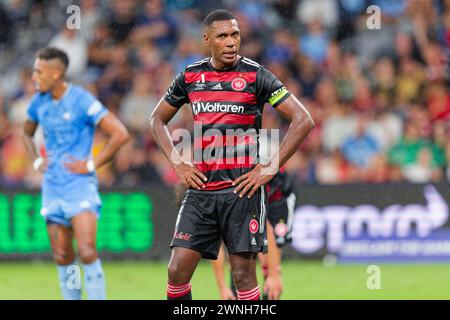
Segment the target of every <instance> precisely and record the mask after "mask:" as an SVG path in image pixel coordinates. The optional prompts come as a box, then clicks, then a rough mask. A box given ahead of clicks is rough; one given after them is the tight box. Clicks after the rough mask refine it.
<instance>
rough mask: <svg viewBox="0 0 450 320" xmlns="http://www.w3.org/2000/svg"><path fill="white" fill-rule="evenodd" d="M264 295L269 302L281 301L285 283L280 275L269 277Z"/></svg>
mask: <svg viewBox="0 0 450 320" xmlns="http://www.w3.org/2000/svg"><path fill="white" fill-rule="evenodd" d="M263 290H264V293H265V294H266V295H267V298H268V299H269V300H279V299H280V296H281V293H282V292H283V281H282V279H281V276H280V275H269V276H268V277H267V279H266V282H265V285H264V289H263Z"/></svg>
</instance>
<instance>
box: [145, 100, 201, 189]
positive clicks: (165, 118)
mask: <svg viewBox="0 0 450 320" xmlns="http://www.w3.org/2000/svg"><path fill="white" fill-rule="evenodd" d="M177 111H178V108H176V107H174V106H172V105H170V104H169V103H168V102H167V101H165V100H164V98H162V99H161V100H160V101H159V103H158V105H157V106H156V108H155V110H153V113H152V115H151V116H150V128H151V130H152V133H153V137H154V138H155V141H156V143H157V144H158V146H159V147H160V148H161V150H162V151H163V152H164V155H165V156H166V158H167V160H168V161H169V163H170V164H171V165H172V167H173V168H174V170H175V171H176V173H177V175H178V177H179V178H180V180H181V183H183V185H184V186H185V187H187V188H189V187H191V188H195V189H202V188H204V187H205V184H204V182H206V181H207V178H206V176H205V175H204V174H203V173H202V172H201V171H200V170H198V169H197V168H196V167H195V166H194V165H193V164H192V163H190V162H186V161H184V160H183V159H182V158H181V156H180V154H179V153H178V151H177V150H176V149H175V146H174V145H173V141H172V138H171V136H170V133H169V129H168V128H167V123H169V121H170V119H172V118H173V116H174V115H175V114H176V113H177Z"/></svg>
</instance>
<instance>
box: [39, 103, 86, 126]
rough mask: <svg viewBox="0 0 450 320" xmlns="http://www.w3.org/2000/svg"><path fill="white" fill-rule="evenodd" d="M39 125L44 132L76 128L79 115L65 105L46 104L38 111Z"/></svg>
mask: <svg viewBox="0 0 450 320" xmlns="http://www.w3.org/2000/svg"><path fill="white" fill-rule="evenodd" d="M38 117H39V123H40V125H41V126H42V127H43V128H44V130H45V131H53V130H55V129H57V128H61V127H76V126H78V124H79V123H80V121H81V117H80V113H79V112H77V110H76V108H74V106H72V105H70V104H67V103H60V104H55V103H53V102H47V103H45V104H43V105H42V106H41V108H39V110H38Z"/></svg>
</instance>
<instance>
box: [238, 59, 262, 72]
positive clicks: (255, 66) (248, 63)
mask: <svg viewBox="0 0 450 320" xmlns="http://www.w3.org/2000/svg"><path fill="white" fill-rule="evenodd" d="M240 63H241V66H242V67H243V68H245V69H247V70H248V71H258V70H260V69H262V68H263V65H261V64H259V63H258V62H256V61H254V60H252V59H250V58H247V57H242V59H241V61H240Z"/></svg>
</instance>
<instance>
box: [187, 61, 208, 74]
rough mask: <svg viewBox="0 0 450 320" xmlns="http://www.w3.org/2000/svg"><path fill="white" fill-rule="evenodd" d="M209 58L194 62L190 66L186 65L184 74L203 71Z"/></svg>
mask: <svg viewBox="0 0 450 320" xmlns="http://www.w3.org/2000/svg"><path fill="white" fill-rule="evenodd" d="M208 61H209V58H204V59H202V60H199V61H196V62H194V63H191V64H190V65H187V66H186V68H184V71H185V72H196V71H201V70H204V69H205V68H206V67H207V66H208Z"/></svg>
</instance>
